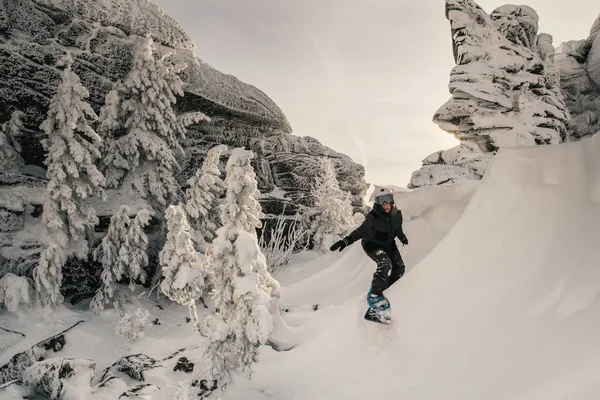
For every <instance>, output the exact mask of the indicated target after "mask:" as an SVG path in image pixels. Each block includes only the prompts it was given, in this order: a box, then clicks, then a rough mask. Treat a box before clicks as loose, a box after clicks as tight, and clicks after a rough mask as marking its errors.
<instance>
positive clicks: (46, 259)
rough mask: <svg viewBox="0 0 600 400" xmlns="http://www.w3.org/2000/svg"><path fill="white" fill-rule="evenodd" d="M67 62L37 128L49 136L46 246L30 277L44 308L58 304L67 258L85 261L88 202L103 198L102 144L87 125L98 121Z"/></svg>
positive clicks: (92, 216) (90, 222)
mask: <svg viewBox="0 0 600 400" xmlns="http://www.w3.org/2000/svg"><path fill="white" fill-rule="evenodd" d="M72 63H73V60H72V58H71V57H70V55H67V56H66V57H65V59H64V64H65V69H64V71H63V73H62V79H61V83H60V84H59V85H58V88H57V91H56V94H55V95H54V96H53V97H52V100H51V101H50V107H49V109H48V117H47V118H46V120H45V121H44V122H42V124H41V125H40V128H41V129H43V130H44V132H45V133H46V134H47V135H48V138H47V139H45V140H44V141H43V142H42V144H43V146H44V149H45V150H47V152H48V154H47V157H46V161H45V164H46V165H47V167H48V169H47V173H46V175H47V177H48V185H47V188H46V191H47V198H46V201H45V202H44V211H43V213H42V220H43V223H44V226H45V228H46V235H45V238H46V242H47V245H48V247H47V249H46V250H44V252H42V254H41V256H40V263H39V265H38V267H37V268H36V269H35V271H34V274H33V275H34V279H35V285H36V291H37V297H38V301H39V302H40V303H41V304H44V305H51V304H56V303H60V302H62V295H61V294H60V285H61V282H62V273H61V271H62V266H63V264H64V262H65V261H66V258H67V256H68V255H71V254H74V255H76V256H77V257H80V258H85V257H87V250H88V243H87V237H86V236H87V233H88V231H89V230H91V229H93V227H94V226H95V225H96V224H97V223H98V218H97V217H96V212H95V210H94V207H93V206H92V203H91V198H92V197H93V196H99V197H101V198H102V199H104V198H105V195H104V191H103V189H102V187H103V186H104V185H105V180H104V176H103V175H102V173H101V172H100V171H99V170H98V168H96V165H95V163H96V162H97V161H98V159H99V158H100V151H99V150H98V147H99V146H100V142H101V140H100V136H98V135H97V134H96V132H95V131H94V130H93V129H92V128H91V127H90V125H89V124H90V123H91V122H93V121H95V120H96V118H97V117H96V114H95V113H94V111H93V110H92V107H91V106H90V105H89V103H87V102H86V101H85V99H86V98H87V97H89V93H88V91H87V89H86V88H85V87H84V86H83V85H82V84H81V81H80V80H79V77H78V76H77V75H76V74H75V73H74V72H73V71H72V70H71V65H72Z"/></svg>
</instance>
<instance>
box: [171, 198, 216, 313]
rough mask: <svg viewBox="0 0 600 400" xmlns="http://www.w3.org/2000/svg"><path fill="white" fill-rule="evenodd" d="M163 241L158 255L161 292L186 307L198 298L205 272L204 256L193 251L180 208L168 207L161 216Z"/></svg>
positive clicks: (187, 225)
mask: <svg viewBox="0 0 600 400" xmlns="http://www.w3.org/2000/svg"><path fill="white" fill-rule="evenodd" d="M165 218H166V220H167V229H168V233H167V241H166V243H165V247H164V248H163V249H162V251H161V252H160V254H159V260H160V264H161V267H162V273H163V276H164V280H163V281H162V282H161V284H160V288H161V291H162V292H163V293H164V294H166V295H167V296H168V297H169V298H170V299H171V300H173V301H175V302H177V303H179V304H190V302H193V301H195V300H196V299H197V298H199V297H200V296H201V295H202V290H203V289H204V286H205V279H206V270H205V267H204V265H203V262H204V256H202V255H201V254H200V253H198V252H197V251H196V250H195V249H194V245H193V243H192V237H191V235H190V226H189V224H188V222H187V218H186V216H185V212H184V211H183V208H182V207H181V206H173V205H172V206H169V207H168V208H167V211H166V213H165Z"/></svg>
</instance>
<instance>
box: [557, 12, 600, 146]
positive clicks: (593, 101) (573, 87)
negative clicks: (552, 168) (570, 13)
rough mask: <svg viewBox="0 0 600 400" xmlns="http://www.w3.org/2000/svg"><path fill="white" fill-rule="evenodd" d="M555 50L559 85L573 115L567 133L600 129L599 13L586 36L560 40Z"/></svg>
mask: <svg viewBox="0 0 600 400" xmlns="http://www.w3.org/2000/svg"><path fill="white" fill-rule="evenodd" d="M556 51H557V53H556V65H557V67H558V70H559V71H560V86H561V89H562V92H563V94H564V96H565V102H566V104H567V106H568V107H569V110H570V111H571V114H572V116H573V117H572V120H571V137H572V138H574V139H579V138H582V137H585V136H588V135H592V134H595V133H597V132H600V16H599V17H598V18H597V19H596V21H595V23H594V24H593V26H592V29H591V30H590V35H589V37H588V38H587V39H583V40H572V41H568V42H565V43H562V44H561V45H560V46H559V47H558V48H557V50H556Z"/></svg>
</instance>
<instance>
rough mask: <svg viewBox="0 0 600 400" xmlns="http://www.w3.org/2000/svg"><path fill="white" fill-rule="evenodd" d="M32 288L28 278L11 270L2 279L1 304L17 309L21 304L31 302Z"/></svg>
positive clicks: (0, 287)
mask: <svg viewBox="0 0 600 400" xmlns="http://www.w3.org/2000/svg"><path fill="white" fill-rule="evenodd" d="M31 292H32V288H31V285H30V284H29V281H28V280H27V278H25V277H23V276H17V275H15V274H11V273H10V272H9V273H7V274H6V275H4V276H3V277H2V278H1V279H0V305H3V306H4V308H6V310H8V311H12V312H14V311H17V309H18V307H19V304H27V305H29V304H31Z"/></svg>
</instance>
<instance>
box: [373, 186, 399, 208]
mask: <svg viewBox="0 0 600 400" xmlns="http://www.w3.org/2000/svg"><path fill="white" fill-rule="evenodd" d="M373 196H374V197H375V203H377V204H379V205H382V204H383V203H389V204H392V203H394V192H392V191H391V190H390V189H388V188H386V187H381V188H377V189H375V192H373Z"/></svg>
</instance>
